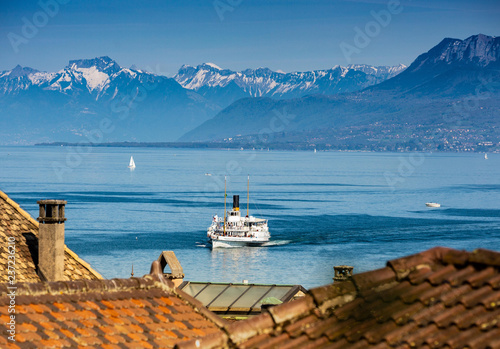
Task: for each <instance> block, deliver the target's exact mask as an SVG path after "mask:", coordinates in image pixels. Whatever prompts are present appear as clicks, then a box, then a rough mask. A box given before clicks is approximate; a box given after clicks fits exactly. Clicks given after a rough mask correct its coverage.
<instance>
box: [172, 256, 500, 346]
mask: <svg viewBox="0 0 500 349" xmlns="http://www.w3.org/2000/svg"><path fill="white" fill-rule="evenodd" d="M196 347H202V348H259V349H265V348H371V347H373V348H500V253H497V252H493V251H488V250H481V249H480V250H476V251H474V252H465V251H457V250H452V249H447V248H442V247H438V248H434V249H431V250H428V251H425V252H422V253H419V254H416V255H412V256H409V257H405V258H401V259H396V260H393V261H390V262H388V263H387V267H385V268H382V269H378V270H375V271H370V272H366V273H361V274H357V275H354V276H353V277H352V278H351V279H350V280H348V281H344V282H339V283H334V284H332V285H327V286H324V287H319V288H315V289H312V290H310V292H309V293H308V295H306V296H305V297H303V298H302V299H299V300H295V301H293V302H291V303H286V304H282V305H279V306H276V307H273V308H270V309H269V313H264V314H262V315H259V316H256V317H254V318H252V319H250V320H246V321H241V322H237V323H233V324H230V325H228V326H226V327H225V328H224V332H221V333H217V334H213V335H210V336H207V337H204V338H201V339H198V340H197V341H190V342H186V343H179V344H178V345H177V348H179V349H181V348H196Z"/></svg>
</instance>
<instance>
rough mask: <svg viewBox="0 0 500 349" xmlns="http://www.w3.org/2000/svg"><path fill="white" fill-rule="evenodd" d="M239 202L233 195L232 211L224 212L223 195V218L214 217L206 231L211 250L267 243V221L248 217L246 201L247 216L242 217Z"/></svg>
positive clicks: (237, 196)
mask: <svg viewBox="0 0 500 349" xmlns="http://www.w3.org/2000/svg"><path fill="white" fill-rule="evenodd" d="M224 192H225V190H224ZM239 201H240V197H239V195H234V196H233V209H232V210H231V211H227V212H226V194H224V217H218V216H217V215H215V216H214V217H213V220H212V224H211V225H210V227H208V230H207V238H208V242H209V243H210V244H211V245H212V248H219V247H241V246H262V245H263V244H265V243H266V242H269V238H270V234H269V229H268V226H267V219H262V218H256V217H253V216H249V215H248V199H247V215H246V216H245V217H242V216H241V212H240V205H239Z"/></svg>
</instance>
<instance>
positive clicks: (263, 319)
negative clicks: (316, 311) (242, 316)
mask: <svg viewBox="0 0 500 349" xmlns="http://www.w3.org/2000/svg"><path fill="white" fill-rule="evenodd" d="M294 302H296V301H294ZM294 302H291V303H294ZM291 303H285V304H291ZM271 309H272V308H271ZM274 324H275V322H274V320H273V317H272V316H271V314H269V313H263V314H261V315H258V316H255V317H253V318H250V319H248V320H245V321H240V322H235V323H232V324H230V325H228V326H227V327H226V333H227V335H228V337H229V338H230V340H231V342H232V343H234V344H238V343H240V342H243V341H244V340H247V339H249V338H251V337H252V336H255V335H257V334H261V333H265V332H266V331H269V330H270V329H272V328H273V327H274Z"/></svg>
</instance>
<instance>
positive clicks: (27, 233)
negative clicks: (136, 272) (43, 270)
mask: <svg viewBox="0 0 500 349" xmlns="http://www.w3.org/2000/svg"><path fill="white" fill-rule="evenodd" d="M37 236H38V222H37V221H36V220H34V219H33V218H32V217H31V216H30V215H29V213H27V212H26V211H24V210H23V209H22V208H21V207H19V205H18V204H17V203H16V202H14V201H13V200H12V199H10V198H9V197H8V196H7V195H6V194H5V193H4V192H2V191H0V241H1V244H0V269H1V270H7V269H8V256H9V254H8V243H7V241H8V238H14V239H15V248H16V254H15V255H16V259H15V261H16V281H17V282H39V281H41V280H40V277H39V276H38V274H37V269H36V268H37V263H38V238H37ZM64 276H65V278H66V280H78V279H88V280H96V279H102V276H101V275H100V274H99V273H98V272H96V271H95V270H94V269H92V268H91V267H90V265H89V264H87V263H86V262H85V261H83V260H82V259H80V258H79V257H78V255H77V254H76V253H74V252H73V251H71V250H70V249H69V248H67V247H66V248H65V257H64ZM7 281H8V274H7V273H6V272H5V273H0V282H7Z"/></svg>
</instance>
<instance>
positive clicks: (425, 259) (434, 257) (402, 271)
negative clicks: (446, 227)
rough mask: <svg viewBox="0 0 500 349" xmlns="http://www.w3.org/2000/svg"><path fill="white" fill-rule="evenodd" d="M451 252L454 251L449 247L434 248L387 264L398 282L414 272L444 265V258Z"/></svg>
mask: <svg viewBox="0 0 500 349" xmlns="http://www.w3.org/2000/svg"><path fill="white" fill-rule="evenodd" d="M449 251H452V250H451V249H450V248H447V247H434V248H431V249H430V250H427V251H424V252H420V253H416V254H413V255H410V256H406V257H402V258H398V259H393V260H390V261H388V262H387V266H388V267H391V268H392V269H393V270H394V272H395V273H396V276H397V278H398V280H401V279H404V278H406V277H407V276H408V274H409V273H410V272H411V271H413V270H418V269H420V268H431V269H432V266H434V265H436V264H442V261H443V256H444V255H445V254H446V253H448V252H449Z"/></svg>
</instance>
